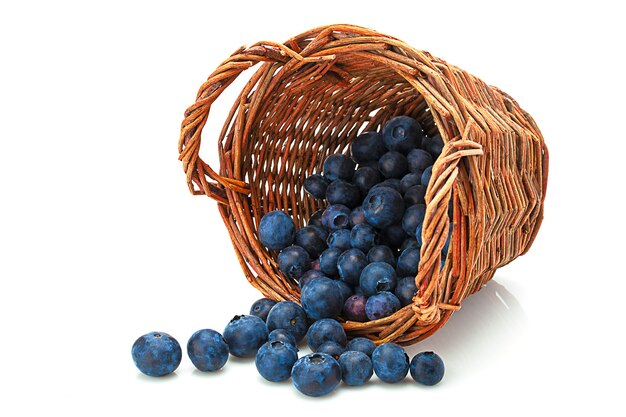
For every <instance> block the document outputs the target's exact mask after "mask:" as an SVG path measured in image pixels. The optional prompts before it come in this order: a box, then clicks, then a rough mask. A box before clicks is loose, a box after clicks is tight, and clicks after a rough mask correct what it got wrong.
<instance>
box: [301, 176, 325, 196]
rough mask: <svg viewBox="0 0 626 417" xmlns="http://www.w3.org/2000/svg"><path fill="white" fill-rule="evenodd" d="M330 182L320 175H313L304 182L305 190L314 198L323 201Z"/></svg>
mask: <svg viewBox="0 0 626 417" xmlns="http://www.w3.org/2000/svg"><path fill="white" fill-rule="evenodd" d="M329 182H330V181H328V180H327V179H326V178H324V177H323V176H322V175H320V174H313V175H311V176H309V177H307V178H306V179H305V180H304V183H303V187H304V190H305V191H306V192H307V193H309V194H310V195H311V197H313V198H317V199H323V198H324V197H326V188H328V184H329Z"/></svg>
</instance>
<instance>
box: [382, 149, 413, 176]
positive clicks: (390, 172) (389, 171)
mask: <svg viewBox="0 0 626 417" xmlns="http://www.w3.org/2000/svg"><path fill="white" fill-rule="evenodd" d="M378 170H379V171H380V172H381V174H383V176H384V177H385V178H398V179H399V178H402V177H404V176H405V175H406V173H407V171H408V170H409V163H408V162H407V160H406V156H404V155H402V154H401V153H400V152H395V151H389V152H387V153H386V154H384V155H383V156H381V157H380V159H379V160H378Z"/></svg>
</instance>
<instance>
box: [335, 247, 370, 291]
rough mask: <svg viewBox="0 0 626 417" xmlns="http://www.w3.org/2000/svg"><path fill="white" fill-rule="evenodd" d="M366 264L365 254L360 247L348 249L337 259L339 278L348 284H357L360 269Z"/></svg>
mask: <svg viewBox="0 0 626 417" xmlns="http://www.w3.org/2000/svg"><path fill="white" fill-rule="evenodd" d="M366 265H367V259H366V257H365V254H364V253H363V251H361V250H360V249H355V248H352V249H348V250H347V251H345V252H344V253H342V254H341V256H340V257H339V259H338V260H337V271H338V272H339V278H340V279H341V280H342V281H343V282H345V283H346V284H348V285H358V283H359V279H360V277H361V271H363V268H365V266H366Z"/></svg>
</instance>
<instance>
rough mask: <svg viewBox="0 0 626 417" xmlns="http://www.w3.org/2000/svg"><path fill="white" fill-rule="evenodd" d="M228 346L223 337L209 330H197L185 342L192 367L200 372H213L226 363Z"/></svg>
mask: <svg viewBox="0 0 626 417" xmlns="http://www.w3.org/2000/svg"><path fill="white" fill-rule="evenodd" d="M228 353H229V350H228V344H227V343H226V340H224V337H223V336H222V335H221V334H219V332H216V331H215V330H211V329H203V330H198V331H197V332H195V333H194V334H193V335H191V337H190V338H189V341H188V342H187V354H188V355H189V359H191V362H192V363H193V366H195V367H196V368H198V370H199V371H202V372H214V371H217V370H219V369H222V367H223V366H224V365H225V364H226V361H228Z"/></svg>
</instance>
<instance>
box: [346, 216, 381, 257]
mask: <svg viewBox="0 0 626 417" xmlns="http://www.w3.org/2000/svg"><path fill="white" fill-rule="evenodd" d="M377 238H378V236H377V233H376V229H374V228H373V227H372V226H370V225H369V224H367V223H361V224H357V225H356V226H354V227H353V228H352V231H350V244H351V245H352V247H353V248H356V249H360V250H361V251H363V253H365V252H367V251H369V250H370V249H371V248H372V246H374V245H375V244H376V242H377V240H378V239H377Z"/></svg>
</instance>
